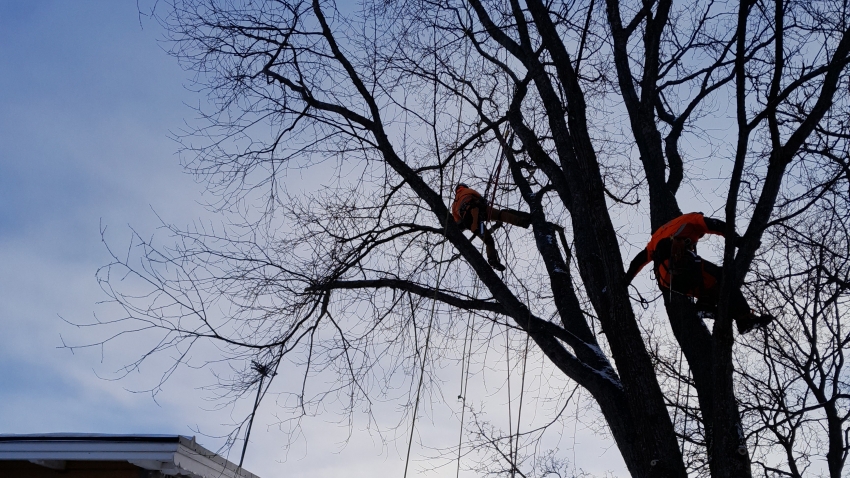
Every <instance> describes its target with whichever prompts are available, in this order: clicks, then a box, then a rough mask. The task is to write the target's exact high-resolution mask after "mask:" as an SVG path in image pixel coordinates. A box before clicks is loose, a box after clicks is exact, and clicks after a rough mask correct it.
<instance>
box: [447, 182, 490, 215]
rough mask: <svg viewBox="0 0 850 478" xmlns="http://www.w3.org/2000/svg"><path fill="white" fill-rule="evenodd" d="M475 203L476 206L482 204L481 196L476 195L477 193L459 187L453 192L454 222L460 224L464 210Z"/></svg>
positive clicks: (470, 189)
mask: <svg viewBox="0 0 850 478" xmlns="http://www.w3.org/2000/svg"><path fill="white" fill-rule="evenodd" d="M476 203H477V204H478V205H483V204H484V200H483V199H482V198H481V195H480V194H478V191H476V190H474V189H472V188H467V187H464V186H459V187H458V188H457V189H456V190H455V201H454V202H453V203H452V217H453V218H454V219H455V222H456V223H460V220H461V219H462V218H463V215H464V214H465V213H466V210H467V209H468V208H469V207H471V206H473V205H475V204H476Z"/></svg>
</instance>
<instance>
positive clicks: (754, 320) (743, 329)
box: [735, 314, 774, 335]
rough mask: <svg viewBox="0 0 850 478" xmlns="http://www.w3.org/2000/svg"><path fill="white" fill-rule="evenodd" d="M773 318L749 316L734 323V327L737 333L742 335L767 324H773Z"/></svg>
mask: <svg viewBox="0 0 850 478" xmlns="http://www.w3.org/2000/svg"><path fill="white" fill-rule="evenodd" d="M773 320H774V317H773V316H772V315H770V314H763V315H760V316H758V317H756V315H755V314H751V315H750V316H749V317H747V318H746V319H739V320H738V321H736V323H735V325H737V326H738V333H739V334H741V335H743V334H746V333H748V332H751V331H752V330H754V329H756V328H762V327H765V326H767V325H768V324H769V323H771V322H773Z"/></svg>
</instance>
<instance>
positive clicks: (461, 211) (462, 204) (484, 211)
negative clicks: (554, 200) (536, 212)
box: [452, 183, 531, 271]
mask: <svg viewBox="0 0 850 478" xmlns="http://www.w3.org/2000/svg"><path fill="white" fill-rule="evenodd" d="M452 217H454V220H455V223H457V225H458V226H460V227H462V228H464V229H469V230H470V231H472V234H473V237H478V238H480V239H481V240H482V241H484V246H485V249H486V251H487V262H489V263H490V266H491V267H493V269H496V270H497V271H503V270H505V266H504V265H502V263H501V261H499V253H498V252H497V251H496V243H495V242H494V241H493V234H492V232H493V229H496V228H498V227H499V226H501V225H502V224H501V223H503V222H506V223H508V224H513V225H514V226H519V227H522V228H525V229H527V228H528V226H530V225H531V214H529V213H527V212H521V211H515V210H513V209H496V208H494V207H492V206H489V205H488V204H487V201H485V200H484V198H482V197H481V195H480V194H478V191H476V190H474V189H472V188H470V187H469V186H467V185H466V184H463V183H459V184H458V185H457V187H455V200H454V202H453V203H452ZM486 221H495V222H496V225H495V226H494V227H493V229H487V228H486V227H485V226H484V223H485V222H486Z"/></svg>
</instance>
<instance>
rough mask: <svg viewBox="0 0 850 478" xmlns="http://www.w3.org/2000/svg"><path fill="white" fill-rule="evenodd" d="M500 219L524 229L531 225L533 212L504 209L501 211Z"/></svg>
mask: <svg viewBox="0 0 850 478" xmlns="http://www.w3.org/2000/svg"><path fill="white" fill-rule="evenodd" d="M499 220H500V221H503V222H506V223H508V224H513V225H514V226H519V227H521V228H523V229H528V226H530V225H531V214H529V213H527V212H522V211H517V210H514V209H502V210H501V211H499Z"/></svg>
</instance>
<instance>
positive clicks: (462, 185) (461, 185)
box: [455, 183, 469, 191]
mask: <svg viewBox="0 0 850 478" xmlns="http://www.w3.org/2000/svg"><path fill="white" fill-rule="evenodd" d="M468 187H469V186H467V185H466V183H457V186H455V191H457V190H458V189H460V188H468Z"/></svg>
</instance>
